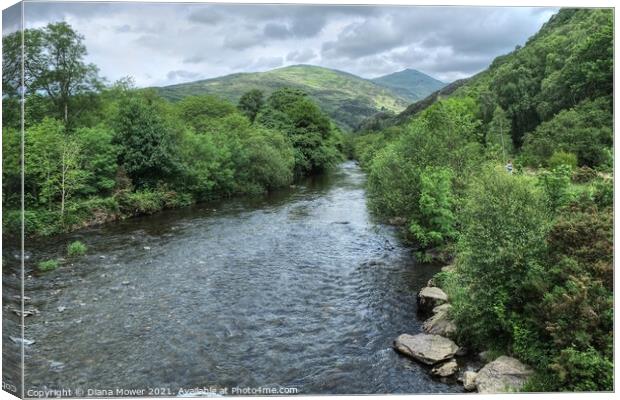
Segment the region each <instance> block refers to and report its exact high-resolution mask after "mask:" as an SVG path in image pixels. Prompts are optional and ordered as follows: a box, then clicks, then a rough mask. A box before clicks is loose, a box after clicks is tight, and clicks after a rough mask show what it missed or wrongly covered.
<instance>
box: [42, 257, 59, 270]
mask: <svg viewBox="0 0 620 400" xmlns="http://www.w3.org/2000/svg"><path fill="white" fill-rule="evenodd" d="M37 268H38V269H39V271H44V272H45V271H53V270H55V269H56V268H58V261H57V260H46V261H41V262H39V263H38V264H37Z"/></svg>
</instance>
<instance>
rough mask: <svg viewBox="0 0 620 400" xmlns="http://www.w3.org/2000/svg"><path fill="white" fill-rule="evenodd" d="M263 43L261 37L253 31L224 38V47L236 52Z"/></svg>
mask: <svg viewBox="0 0 620 400" xmlns="http://www.w3.org/2000/svg"><path fill="white" fill-rule="evenodd" d="M260 43H262V37H261V35H259V34H257V33H256V32H253V31H238V32H235V33H231V34H229V35H227V36H226V37H225V38H224V46H225V47H228V48H230V49H234V50H245V49H247V48H250V47H253V46H257V45H258V44H260Z"/></svg>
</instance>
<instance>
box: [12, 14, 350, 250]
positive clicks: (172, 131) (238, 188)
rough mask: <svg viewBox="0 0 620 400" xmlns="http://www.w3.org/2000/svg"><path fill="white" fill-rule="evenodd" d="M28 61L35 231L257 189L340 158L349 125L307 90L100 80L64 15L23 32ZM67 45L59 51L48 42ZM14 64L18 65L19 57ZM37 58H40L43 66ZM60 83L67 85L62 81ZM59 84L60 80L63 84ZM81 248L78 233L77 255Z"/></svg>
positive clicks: (28, 153) (16, 158)
mask: <svg viewBox="0 0 620 400" xmlns="http://www.w3.org/2000/svg"><path fill="white" fill-rule="evenodd" d="M24 37H25V39H26V40H25V41H26V54H27V57H28V60H29V62H32V64H29V65H32V66H33V68H32V69H29V70H28V76H27V82H28V86H29V87H28V93H29V94H28V96H27V98H26V104H27V105H28V106H27V107H26V118H25V123H26V129H25V142H26V143H27V145H26V146H25V154H24V158H25V163H26V165H27V166H28V167H27V168H26V169H25V176H24V192H25V202H26V207H25V209H26V211H25V212H24V220H25V227H24V228H25V232H26V234H27V235H51V234H54V233H58V232H64V231H70V230H73V229H77V228H80V227H83V226H88V225H91V224H98V223H102V222H106V221H111V220H116V219H122V218H126V217H131V216H135V215H143V214H152V213H155V212H158V211H160V210H162V209H166V208H174V207H182V206H186V205H189V204H192V203H194V202H196V201H205V200H209V199H214V198H218V197H225V196H235V195H257V194H263V193H265V192H267V191H270V190H275V189H277V188H281V187H286V186H288V185H290V184H291V183H292V182H293V180H294V179H297V178H300V177H303V176H305V175H308V174H316V173H321V172H324V171H326V170H328V169H329V168H331V167H332V166H333V165H334V164H336V163H337V162H338V161H339V160H341V157H342V156H341V151H342V149H343V145H342V134H341V133H340V130H339V129H338V128H336V127H335V125H334V124H333V123H332V121H331V120H330V119H329V117H327V116H326V115H325V114H324V113H323V112H322V111H321V110H320V108H319V107H318V106H317V105H316V104H315V103H314V101H313V100H312V99H311V98H310V97H309V96H308V95H307V94H306V93H304V92H302V91H300V90H296V89H289V88H281V89H278V90H272V91H270V96H268V97H267V98H266V99H264V95H263V93H262V92H260V91H257V90H252V91H249V92H248V93H246V94H244V95H242V96H240V97H241V101H240V103H239V104H238V105H235V104H232V103H230V102H228V101H227V100H223V99H220V98H218V97H215V96H210V95H201V96H191V97H186V98H184V99H183V100H182V101H178V102H175V103H170V102H169V101H167V100H165V99H164V98H162V97H161V96H160V95H159V94H158V93H157V91H155V90H152V89H151V90H148V89H147V90H140V89H135V88H134V87H133V85H132V82H131V80H130V79H125V80H121V81H119V82H116V83H114V84H112V85H109V86H104V85H103V84H101V82H102V81H103V79H101V78H99V77H98V75H97V69H96V67H94V66H92V65H86V64H85V63H84V61H83V59H84V57H85V55H86V48H85V46H84V44H83V37H82V36H80V35H79V34H77V33H76V32H75V31H73V30H72V29H71V27H70V26H69V25H68V24H66V23H64V22H63V23H57V24H50V25H48V26H46V27H43V28H40V29H28V30H26V31H25V33H24ZM20 40H21V35H20V34H19V33H15V34H12V35H8V36H6V37H5V38H4V41H5V43H6V44H7V45H6V46H5V47H4V49H5V52H4V54H3V56H4V61H5V64H6V66H7V68H5V69H4V70H5V71H6V73H5V74H4V75H3V83H4V85H5V88H7V91H6V93H7V96H6V98H5V99H3V107H4V109H3V110H4V111H5V115H6V116H8V117H7V118H5V120H4V125H3V130H2V135H3V149H2V151H3V155H4V158H3V185H4V186H3V189H4V191H3V193H4V198H3V209H4V213H3V215H4V219H3V228H4V232H5V233H7V234H19V232H20V228H21V211H19V210H20V205H21V199H20V192H21V165H20V146H21V143H20V142H21V138H20V136H21V135H20V121H19V114H18V113H17V114H16V113H15V112H14V111H15V108H16V107H18V104H19V96H18V88H17V86H16V85H18V82H19V68H18V66H19V61H20V58H19V56H20V55H21V52H20V51H18V50H19V43H20ZM50 53H54V54H61V55H63V57H61V58H62V63H60V64H59V61H58V60H57V59H55V58H53V59H52V58H50V57H49V54H50ZM16 66H17V67H16ZM35 67H36V68H35ZM64 86H68V87H70V89H68V90H64V89H62V90H61V89H58V88H62V87H64ZM57 90H59V91H57ZM83 250H85V249H82V248H81V246H80V245H79V244H75V243H74V244H71V246H70V247H69V248H68V252H69V254H70V255H77V254H79V253H81V252H82V251H83Z"/></svg>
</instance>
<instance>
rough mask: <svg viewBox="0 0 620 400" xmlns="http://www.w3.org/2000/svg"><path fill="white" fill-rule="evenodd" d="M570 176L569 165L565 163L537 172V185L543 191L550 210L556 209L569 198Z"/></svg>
mask: <svg viewBox="0 0 620 400" xmlns="http://www.w3.org/2000/svg"><path fill="white" fill-rule="evenodd" d="M570 176H571V171H570V167H568V166H566V165H560V166H558V167H556V168H554V169H553V170H552V171H543V172H541V173H540V174H539V176H538V185H539V186H540V187H541V188H542V190H543V192H544V193H545V195H546V198H547V204H548V206H549V209H550V210H551V211H553V212H555V211H557V209H558V208H560V207H561V206H563V205H565V204H566V203H567V202H568V201H569V200H570V191H569V188H570Z"/></svg>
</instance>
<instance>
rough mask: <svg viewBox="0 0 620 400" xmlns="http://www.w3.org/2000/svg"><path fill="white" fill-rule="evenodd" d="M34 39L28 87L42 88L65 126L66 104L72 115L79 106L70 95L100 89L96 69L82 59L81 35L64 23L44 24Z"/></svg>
mask: <svg viewBox="0 0 620 400" xmlns="http://www.w3.org/2000/svg"><path fill="white" fill-rule="evenodd" d="M36 36H38V35H36ZM38 40H40V47H37V49H39V51H40V53H39V54H37V55H36V57H33V59H32V64H33V65H32V68H31V69H32V71H33V72H32V74H33V80H32V85H31V86H32V90H42V91H44V92H45V93H46V94H47V95H48V96H49V98H50V99H51V100H52V101H53V103H54V105H55V106H56V109H57V112H58V115H59V117H60V118H61V119H62V120H63V121H64V122H65V124H66V125H68V124H69V117H70V105H72V106H75V107H76V110H74V111H73V114H74V115H76V114H79V113H80V111H81V110H82V109H83V106H82V105H81V102H80V101H75V100H76V99H74V97H75V96H78V95H87V94H89V93H91V92H94V91H97V90H99V89H100V88H101V82H100V79H99V76H98V69H97V67H96V66H95V65H94V64H86V63H85V62H84V57H85V56H86V54H87V52H86V46H85V45H84V43H83V40H84V37H83V36H82V35H80V34H78V33H77V32H75V31H74V30H73V28H71V26H70V25H69V24H68V23H66V22H57V23H51V24H48V25H47V26H46V27H45V28H42V30H41V31H40V38H39V39H38Z"/></svg>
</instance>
